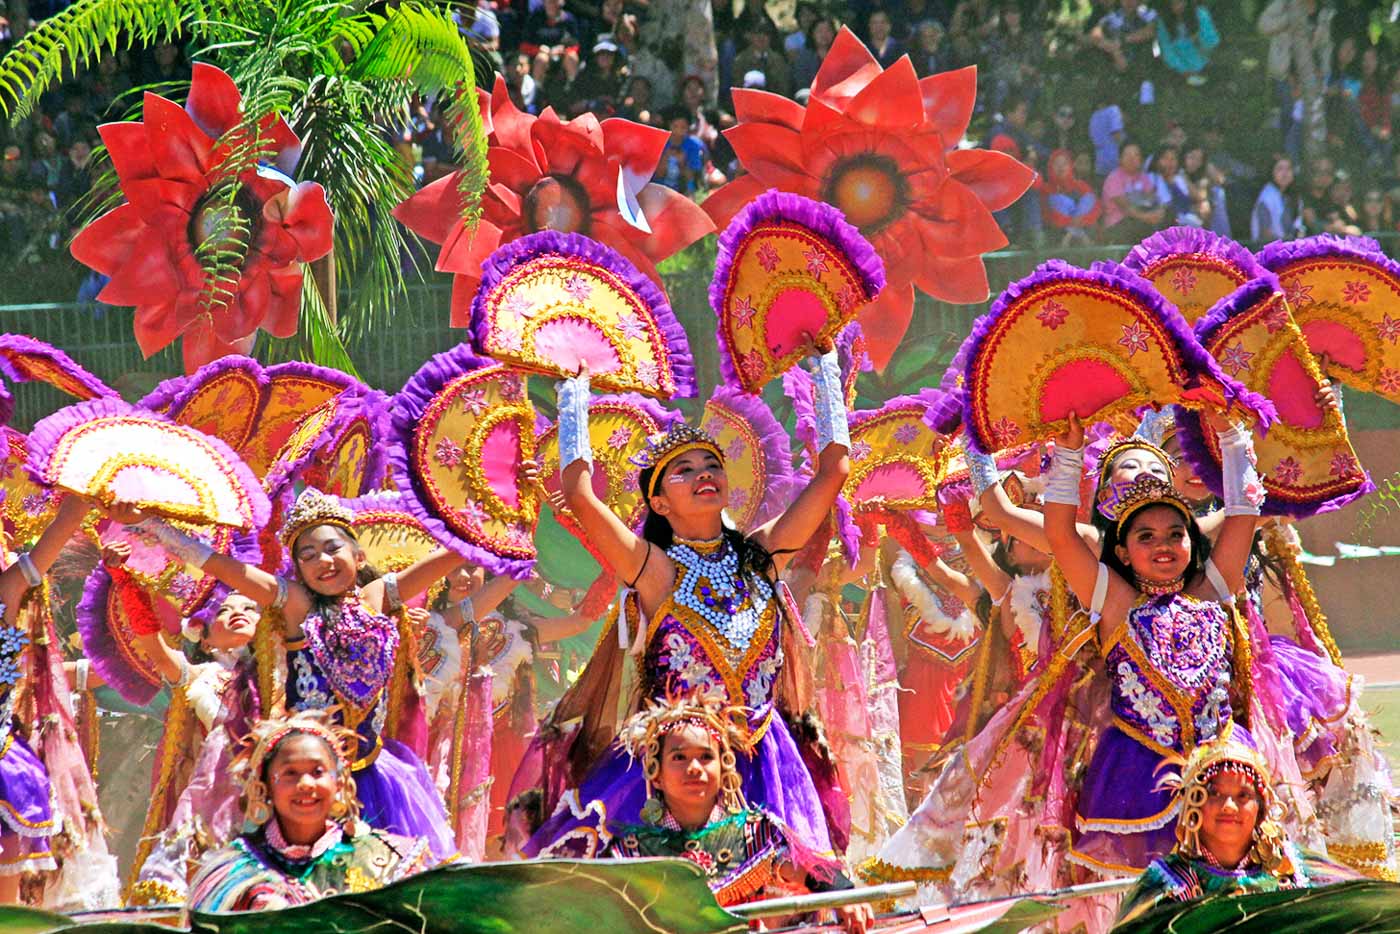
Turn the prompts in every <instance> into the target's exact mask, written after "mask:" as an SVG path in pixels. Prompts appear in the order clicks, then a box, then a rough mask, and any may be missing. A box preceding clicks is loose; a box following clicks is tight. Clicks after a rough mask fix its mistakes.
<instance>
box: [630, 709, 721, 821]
mask: <svg viewBox="0 0 1400 934" xmlns="http://www.w3.org/2000/svg"><path fill="white" fill-rule="evenodd" d="M741 724H742V726H741ZM688 726H693V727H698V728H699V729H701V730H703V731H704V732H705V733H707V734H709V735H710V737H712V738H713V739H714V740H715V743H716V745H718V746H719V751H720V803H721V804H722V805H724V807H725V809H726V810H728V811H731V812H738V811H741V810H743V808H744V796H743V792H742V791H741V788H740V786H741V783H742V779H741V778H740V776H739V772H738V767H737V761H736V759H735V756H734V750H735V749H736V748H738V749H748V743H747V740H746V739H745V736H746V726H747V717H746V715H745V713H744V710H743V708H741V707H730V706H726V705H725V704H724V702H723V699H722V698H719V697H714V696H710V695H706V694H703V693H701V692H698V691H697V692H695V693H694V694H689V695H683V696H681V697H666V698H660V699H656V700H652V701H650V702H649V703H648V704H647V706H646V707H645V708H643V709H642V710H640V711H638V712H637V713H635V714H633V715H632V716H631V717H629V718H628V719H627V721H626V722H625V723H623V725H622V729H621V730H619V731H618V734H617V745H618V748H620V749H622V750H623V751H625V752H626V753H627V754H628V755H629V756H631V757H632V759H633V760H637V761H640V762H641V763H642V772H643V774H644V775H645V776H646V782H647V791H648V797H651V796H652V790H653V789H654V787H655V786H656V781H657V778H658V777H659V776H660V774H661V747H662V744H663V743H664V742H665V740H666V735H667V734H668V733H672V732H674V731H676V730H679V729H683V728H685V727H688Z"/></svg>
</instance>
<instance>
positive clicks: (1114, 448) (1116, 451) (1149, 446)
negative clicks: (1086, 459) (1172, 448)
mask: <svg viewBox="0 0 1400 934" xmlns="http://www.w3.org/2000/svg"><path fill="white" fill-rule="evenodd" d="M1134 448H1136V449H1138V450H1141V451H1150V452H1151V453H1153V454H1155V455H1157V456H1158V457H1159V458H1161V459H1162V463H1163V464H1165V465H1166V466H1167V467H1168V468H1170V467H1171V465H1172V456H1171V455H1170V454H1168V453H1167V452H1166V451H1164V450H1162V449H1161V448H1160V447H1159V446H1157V445H1156V444H1153V443H1152V442H1151V441H1149V440H1147V439H1146V438H1143V437H1137V436H1134V437H1131V438H1124V439H1123V440H1122V441H1115V442H1113V444H1111V445H1109V446H1108V449H1107V450H1106V451H1104V452H1103V454H1101V455H1100V456H1099V485H1100V486H1102V485H1103V482H1104V480H1105V479H1107V478H1108V475H1109V472H1110V471H1112V470H1113V462H1114V461H1115V460H1117V459H1118V455H1120V454H1122V453H1123V452H1124V451H1127V450H1130V449H1134Z"/></svg>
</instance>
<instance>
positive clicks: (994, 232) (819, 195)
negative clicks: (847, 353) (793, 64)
mask: <svg viewBox="0 0 1400 934" xmlns="http://www.w3.org/2000/svg"><path fill="white" fill-rule="evenodd" d="M976 95H977V70H976V68H973V67H969V68H963V69H960V70H958V71H950V72H945V73H943V74H939V75H932V76H930V77H927V78H923V79H919V78H917V77H916V76H915V74H914V66H913V65H912V64H911V63H910V61H909V57H908V56H905V57H903V58H901V59H900V60H899V61H897V62H895V63H894V65H892V66H890V67H889V68H887V69H882V68H881V67H880V65H879V63H878V62H877V61H876V60H875V57H874V56H873V55H871V54H870V51H869V50H868V49H867V48H866V47H865V46H864V45H862V44H861V42H860V40H859V39H857V38H856V37H855V35H854V34H853V33H851V31H850V30H849V29H845V28H842V30H841V32H840V33H839V34H838V35H837V37H836V41H835V42H834V43H833V44H832V46H831V51H830V52H828V53H827V56H826V58H825V59H824V60H823V61H822V66H821V69H820V70H819V71H818V72H817V76H816V77H815V78H814V79H813V80H812V87H811V96H810V98H809V99H808V102H807V106H806V107H803V106H802V105H801V104H798V103H795V102H794V101H791V100H788V99H787V98H785V97H780V96H778V95H777V94H771V93H769V92H767V91H758V90H751V89H740V88H736V89H735V90H734V113H735V116H736V117H737V118H738V125H737V126H734V127H732V128H731V129H729V130H726V131H725V134H724V135H725V138H726V139H728V140H729V142H730V144H732V145H733V147H734V152H735V154H736V155H738V157H739V161H740V162H741V163H743V166H744V168H745V169H746V170H747V173H748V174H746V175H741V176H739V177H738V178H736V179H734V180H733V181H732V182H729V183H728V184H727V185H725V186H723V187H722V188H720V189H718V190H717V191H715V192H714V193H713V194H712V195H710V197H709V198H707V199H706V200H705V203H704V207H705V209H706V210H707V211H709V213H710V216H711V217H713V218H714V219H715V223H716V224H717V225H719V226H720V227H723V226H724V225H725V224H727V223H729V220H730V219H731V218H732V217H733V216H734V215H735V214H737V213H738V212H739V211H740V209H742V208H743V206H744V205H746V204H748V203H749V202H750V201H752V200H753V199H754V198H756V197H757V196H758V195H760V194H762V193H763V192H764V191H766V190H768V189H770V188H777V189H779V190H782V191H791V192H795V193H796V194H800V195H805V196H806V197H808V198H815V199H817V200H820V201H826V202H827V203H829V204H833V205H835V206H836V207H838V208H840V209H841V211H842V212H843V213H844V214H845V215H846V220H847V221H849V222H850V223H852V224H854V225H855V226H856V227H858V228H860V232H861V233H862V234H864V235H865V237H866V239H868V240H869V241H870V242H871V244H873V245H874V247H875V249H876V251H877V252H878V253H879V254H880V257H881V258H882V259H883V260H884V261H885V276H886V277H887V279H888V284H887V285H886V286H885V291H884V292H883V293H882V294H881V296H880V297H879V298H878V299H877V300H876V301H874V302H872V303H871V304H870V305H868V306H866V307H865V309H864V310H863V311H862V312H861V314H860V321H861V325H862V328H863V329H864V332H865V337H866V341H867V343H868V347H869V352H870V356H871V358H872V359H873V360H874V361H875V365H876V366H877V367H879V368H881V369H883V368H884V366H885V365H886V364H887V363H889V360H890V357H891V356H892V355H893V353H894V350H895V347H896V346H897V345H898V344H899V340H900V338H902V337H903V336H904V332H905V331H907V330H908V328H909V321H910V318H911V316H912V315H913V311H914V288H915V287H916V286H917V287H918V288H919V289H921V290H922V291H924V292H927V293H928V294H930V295H932V296H933V297H934V298H938V299H942V300H944V301H949V302H960V303H961V302H980V301H984V300H985V299H986V298H987V295H988V291H989V290H988V288H987V270H986V268H985V267H984V266H983V265H982V254H983V253H986V252H988V251H990V250H995V249H999V248H1000V247H1003V246H1005V245H1006V236H1005V235H1004V234H1003V233H1002V232H1001V228H1000V227H998V226H997V223H996V221H995V220H994V219H993V217H992V211H999V210H1001V209H1002V208H1005V207H1007V206H1009V205H1010V204H1011V203H1012V202H1014V201H1015V200H1016V199H1017V198H1019V197H1020V196H1021V194H1022V193H1023V192H1024V191H1025V190H1026V189H1027V188H1029V187H1030V184H1031V182H1032V181H1034V180H1035V173H1034V172H1033V171H1031V170H1030V169H1029V168H1027V167H1026V166H1024V165H1022V164H1021V163H1019V162H1017V161H1016V160H1015V159H1013V158H1012V157H1011V156H1008V155H1006V154H1005V153H1000V152H994V151H991V150H984V149H959V148H957V146H958V142H959V141H960V140H961V139H962V137H963V133H964V132H965V131H966V130H967V124H968V120H969V119H970V118H971V117H972V107H973V103H974V101H975V99H976Z"/></svg>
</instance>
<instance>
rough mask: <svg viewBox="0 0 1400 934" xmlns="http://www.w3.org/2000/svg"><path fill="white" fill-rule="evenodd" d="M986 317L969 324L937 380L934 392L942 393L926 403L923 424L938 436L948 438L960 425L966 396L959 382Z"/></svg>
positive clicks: (978, 317)
mask: <svg viewBox="0 0 1400 934" xmlns="http://www.w3.org/2000/svg"><path fill="white" fill-rule="evenodd" d="M986 317H987V316H986V315H978V316H977V318H976V319H974V320H973V322H972V327H971V329H970V330H969V331H968V334H967V337H965V338H963V342H962V343H961V344H959V345H958V349H957V352H956V353H954V354H953V359H952V361H951V362H949V364H948V369H946V370H944V371H943V377H942V378H941V379H940V380H939V381H938V390H939V392H940V393H941V394H942V395H941V396H939V397H934V398H932V399H931V401H930V403H929V410H928V412H927V413H925V415H924V421H925V422H927V423H928V425H929V427H930V428H932V429H933V430H934V431H936V432H938V433H939V434H941V435H951V434H952V433H953V432H955V431H957V430H958V428H959V427H960V426H961V425H962V417H963V406H964V404H965V399H966V395H967V394H966V393H965V392H964V391H963V388H962V386H960V385H959V381H960V380H961V379H962V376H963V374H964V373H966V372H967V359H968V355H969V354H971V353H972V346H973V344H974V341H973V337H974V335H976V334H977V333H978V330H979V328H982V327H983V324H982V322H983V321H984V320H985V319H986Z"/></svg>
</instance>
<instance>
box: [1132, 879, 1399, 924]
mask: <svg viewBox="0 0 1400 934" xmlns="http://www.w3.org/2000/svg"><path fill="white" fill-rule="evenodd" d="M1113 930H1114V934H1168V932H1170V934H1213V932H1216V931H1230V932H1231V934H1320V932H1323V931H1326V932H1327V934H1349V932H1361V931H1365V932H1381V931H1400V885H1397V884H1396V883H1394V882H1377V881H1374V880H1371V879H1364V880H1358V881H1355V882H1342V883H1339V884H1337V885H1327V886H1321V887H1318V888H1312V889H1288V890H1285V891H1280V892H1263V893H1258V894H1255V895H1238V896H1234V897H1231V896H1229V895H1212V896H1210V897H1209V898H1203V899H1199V900H1197V901H1192V902H1168V903H1165V904H1163V905H1159V906H1158V907H1157V908H1154V909H1153V910H1152V911H1149V912H1148V913H1147V914H1144V915H1142V916H1141V917H1139V918H1136V919H1134V920H1133V921H1130V922H1128V923H1127V924H1123V925H1120V926H1118V927H1116V928H1114V929H1113Z"/></svg>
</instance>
